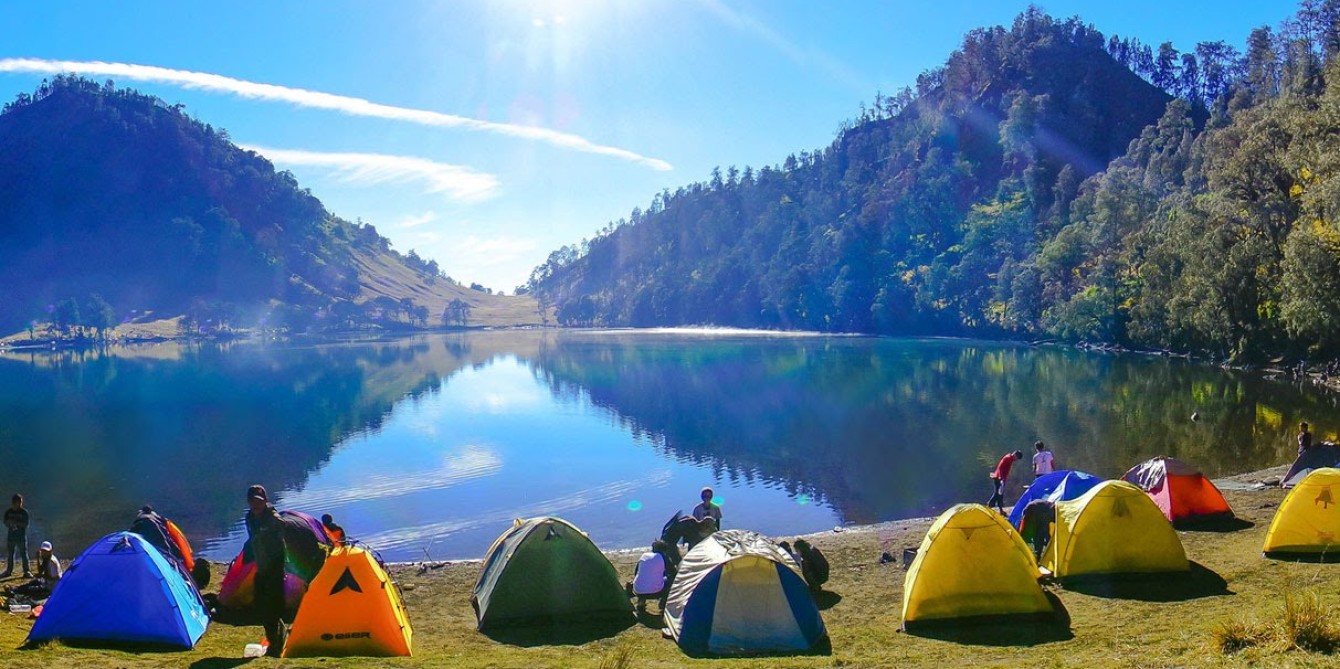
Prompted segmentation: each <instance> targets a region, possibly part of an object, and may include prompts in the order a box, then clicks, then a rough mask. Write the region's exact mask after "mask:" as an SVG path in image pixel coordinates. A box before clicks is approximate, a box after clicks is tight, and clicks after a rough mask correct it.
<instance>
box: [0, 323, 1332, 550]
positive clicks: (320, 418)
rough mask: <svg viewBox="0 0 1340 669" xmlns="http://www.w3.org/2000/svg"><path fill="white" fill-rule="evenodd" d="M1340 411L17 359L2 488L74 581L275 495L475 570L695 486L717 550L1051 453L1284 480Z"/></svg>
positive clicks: (529, 356)
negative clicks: (717, 534)
mask: <svg viewBox="0 0 1340 669" xmlns="http://www.w3.org/2000/svg"><path fill="white" fill-rule="evenodd" d="M1334 404H1335V403H1334V399H1333V398H1331V397H1330V396H1327V395H1322V394H1318V393H1315V392H1313V391H1312V390H1310V389H1307V388H1300V387H1295V386H1291V385H1288V384H1280V383H1274V382H1267V381H1263V380H1261V379H1260V378H1259V374H1254V373H1248V372H1229V371H1224V370H1220V369H1216V368H1211V367H1204V366H1198V365H1195V364H1191V363H1187V362H1185V361H1181V360H1173V359H1165V358H1157V357H1146V356H1133V355H1128V356H1113V355H1101V354H1090V353H1084V352H1079V351H1072V350H1067V349H1060V348H1046V347H1042V348H1033V347H1028V346H1022V345H1012V344H1000V343H987V342H976V341H957V340H902V339H885V338H868V337H818V336H783V335H778V336H761V335H758V334H743V333H734V334H731V333H726V334H722V333H707V332H704V333H695V332H659V333H657V332H580V331H559V332H553V331H548V332H546V331H516V332H478V333H466V334H442V335H426V336H420V337H414V338H410V339H400V340H393V341H355V342H348V343H331V344H320V345H308V346H303V345H291V344H286V345H276V344H263V343H254V342H239V343H234V344H229V345H214V344H204V345H195V344H182V345H178V344H160V345H157V346H147V347H133V348H125V349H110V350H107V351H94V352H88V353H83V354H75V353H68V352H66V353H49V352H48V353H40V354H37V353H34V354H27V353H9V354H5V355H3V356H0V457H3V458H4V463H5V467H4V469H3V474H0V484H8V485H9V486H10V487H12V488H13V489H14V490H17V491H20V492H23V493H24V494H25V496H26V497H27V498H28V505H29V507H30V508H31V510H32V512H33V517H34V526H33V528H32V529H31V530H30V542H32V543H36V542H37V541H41V540H44V539H51V540H53V541H55V542H56V543H57V545H58V546H63V547H64V548H61V549H59V552H60V553H61V554H63V555H73V554H75V553H77V552H78V550H80V549H82V547H83V546H85V545H87V544H88V543H89V542H90V541H92V540H93V539H95V538H97V537H98V536H101V535H103V534H105V533H107V532H110V531H112V530H115V529H120V528H124V527H125V526H127V525H128V524H129V522H130V520H131V519H132V518H133V515H134V511H135V509H136V508H138V507H139V506H140V505H141V504H144V503H146V502H148V503H153V504H154V505H155V506H156V507H157V508H158V509H159V510H160V511H162V512H163V513H165V514H166V515H168V516H169V517H172V518H174V519H175V520H177V522H178V523H179V524H180V525H181V526H182V527H183V528H184V529H185V530H186V531H187V533H188V534H189V535H190V536H191V538H192V540H193V541H194V542H196V543H197V544H198V547H200V548H201V549H202V550H203V551H204V552H205V553H206V554H207V555H209V556H210V557H213V558H220V559H226V558H228V557H231V555H232V554H233V553H235V552H236V550H237V549H238V548H239V547H240V545H241V542H242V541H243V540H244V539H245V530H243V529H242V528H241V526H240V524H239V521H240V518H241V515H242V513H243V509H244V506H245V505H244V503H243V500H242V494H243V491H245V489H246V487H247V485H248V484H250V483H254V482H260V483H263V484H265V485H266V486H267V487H268V488H269V489H270V490H271V491H272V493H273V494H274V496H276V497H277V498H278V500H279V503H278V505H279V506H280V508H294V509H299V510H303V511H307V512H309V513H312V514H316V515H319V514H321V513H325V512H329V513H332V514H333V515H335V517H336V520H337V522H339V523H340V524H342V525H343V526H344V527H345V528H346V529H347V530H348V531H349V533H350V535H351V536H353V537H357V538H360V539H362V540H364V541H366V542H368V543H369V544H371V545H373V546H374V547H376V548H379V549H380V550H382V552H383V554H384V555H385V556H386V557H387V558H388V559H393V560H411V559H420V558H423V557H430V558H433V559H443V558H462V557H478V556H480V555H482V553H483V551H484V550H485V549H486V548H487V546H488V544H489V542H490V541H491V540H492V539H493V538H494V537H496V536H497V535H498V534H499V533H500V532H501V531H502V530H503V529H504V528H505V527H506V526H507V524H508V523H509V522H510V520H511V519H512V518H514V517H525V516H532V515H548V514H552V515H562V516H564V517H566V518H569V519H570V520H572V521H573V522H574V523H576V524H577V525H578V526H579V527H582V528H583V529H585V530H586V531H588V532H589V533H590V534H591V536H592V538H593V539H595V540H596V541H597V542H598V543H599V544H601V545H602V546H605V547H632V546H640V545H644V544H646V543H648V542H649V541H650V539H651V538H652V537H653V536H654V535H655V534H656V533H658V532H659V530H660V527H661V524H662V523H663V522H664V521H665V520H666V519H667V518H668V517H669V516H670V514H671V513H673V512H674V511H675V510H677V509H682V510H687V509H688V507H689V506H691V505H692V504H694V503H695V502H696V501H697V493H698V489H699V488H700V487H701V486H703V485H713V486H714V487H715V488H716V491H717V494H718V496H719V497H720V498H721V499H722V500H723V507H724V510H725V526H726V527H748V528H752V529H757V530H760V531H763V532H765V533H769V534H773V535H786V534H795V533H801V532H813V531H817V530H822V529H826V528H831V527H833V526H834V525H839V524H843V523H849V522H857V523H867V522H874V521H880V520H889V519H894V518H900V517H910V516H924V515H930V514H933V513H936V512H938V511H940V510H942V509H943V508H945V507H946V506H948V505H950V504H953V503H955V502H959V501H982V500H984V499H985V498H986V497H987V496H988V493H989V492H990V490H989V486H988V485H987V484H986V472H987V470H988V469H989V468H990V467H991V466H992V465H993V464H994V462H995V460H996V459H998V458H999V456H1000V455H1001V454H1002V453H1004V452H1005V451H1008V450H1014V449H1016V448H1017V449H1023V450H1025V451H1027V450H1028V449H1029V447H1030V445H1031V444H1032V443H1033V441H1034V440H1036V439H1042V440H1044V441H1046V442H1048V443H1049V444H1050V445H1052V447H1053V448H1054V450H1055V452H1056V455H1057V460H1058V463H1059V464H1060V465H1062V466H1064V467H1070V468H1079V469H1084V470H1087V471H1091V472H1093V473H1096V474H1099V475H1102V476H1117V475H1120V474H1121V473H1122V472H1123V471H1124V470H1125V469H1126V468H1128V467H1129V466H1131V465H1133V464H1135V463H1136V462H1138V461H1140V460H1143V459H1145V458H1147V457H1151V456H1153V455H1159V454H1168V455H1176V456H1178V457H1181V458H1183V459H1186V460H1189V461H1191V462H1193V463H1195V464H1197V465H1199V466H1201V467H1202V468H1204V469H1205V470H1206V472H1207V473H1209V474H1212V475H1219V474H1225V473H1231V472H1236V471H1243V470H1248V469H1254V468H1259V467H1264V466H1268V465H1273V464H1280V463H1284V462H1287V461H1289V460H1290V459H1291V457H1292V451H1293V446H1292V444H1293V441H1292V438H1291V433H1292V429H1293V428H1294V427H1295V426H1296V425H1297V423H1298V421H1299V420H1308V421H1309V422H1311V423H1312V424H1313V426H1314V427H1313V431H1314V433H1315V434H1316V435H1317V436H1318V438H1331V437H1333V436H1334V435H1335V432H1336V429H1337V428H1338V427H1340V422H1337V421H1335V420H1334V419H1333V415H1334V413H1335V406H1334ZM1192 412H1198V413H1199V416H1200V420H1199V421H1195V422H1193V421H1191V420H1190V418H1189V417H1190V416H1191V414H1192ZM1023 464H1025V463H1021V465H1020V467H1019V468H1017V471H1019V472H1020V474H1017V475H1016V476H1015V480H1014V481H1013V482H1012V483H1013V487H1015V488H1016V490H1015V491H1014V493H1013V494H1017V489H1021V488H1022V486H1023V485H1024V484H1025V483H1026V482H1027V479H1031V476H1029V475H1028V474H1027V468H1026V467H1024V466H1023Z"/></svg>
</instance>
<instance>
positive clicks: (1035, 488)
mask: <svg viewBox="0 0 1340 669" xmlns="http://www.w3.org/2000/svg"><path fill="white" fill-rule="evenodd" d="M1102 482H1103V479H1100V478H1098V477H1097V476H1094V475H1093V474H1088V473H1085V472H1081V471H1075V470H1070V469H1061V470H1058V471H1054V472H1052V473H1050V474H1043V475H1042V476H1039V477H1037V478H1036V479H1034V480H1033V485H1030V486H1028V490H1025V491H1024V494H1022V495H1020V496H1019V501H1017V502H1015V503H1014V508H1013V509H1011V510H1010V524H1011V525H1013V526H1014V527H1015V529H1019V528H1021V527H1022V525H1021V523H1022V522H1023V519H1024V507H1025V506H1028V503H1029V502H1031V501H1033V500H1035V499H1045V500H1047V501H1049V502H1064V501H1066V500H1068V499H1075V498H1076V497H1079V496H1080V495H1083V494H1084V493H1086V492H1089V490H1090V489H1091V488H1093V487H1094V486H1096V485H1098V484H1099V483H1102Z"/></svg>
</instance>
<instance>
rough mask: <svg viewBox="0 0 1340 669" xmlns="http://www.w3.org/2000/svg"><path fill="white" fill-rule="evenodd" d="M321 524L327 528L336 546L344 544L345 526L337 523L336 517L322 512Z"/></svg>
mask: <svg viewBox="0 0 1340 669" xmlns="http://www.w3.org/2000/svg"><path fill="white" fill-rule="evenodd" d="M321 526H322V527H324V528H326V536H328V537H330V543H332V544H334V545H335V547H336V548H338V547H340V546H343V545H344V528H343V527H340V526H339V525H336V524H335V517H334V516H332V515H330V514H329V513H323V514H321Z"/></svg>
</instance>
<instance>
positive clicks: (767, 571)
mask: <svg viewBox="0 0 1340 669" xmlns="http://www.w3.org/2000/svg"><path fill="white" fill-rule="evenodd" d="M665 622H666V627H667V628H669V630H670V634H671V636H672V637H674V639H675V641H677V642H678V643H679V647H680V648H682V649H684V650H685V651H686V652H689V653H699V654H713V655H741V654H755V653H770V652H805V651H808V650H809V649H811V648H813V647H814V646H815V645H816V644H818V643H819V642H820V641H822V640H823V639H824V638H825V637H826V636H828V631H827V629H826V628H825V627H824V621H823V618H822V617H821V616H820V615H819V609H818V607H817V606H816V605H815V603H814V598H813V596H812V595H810V591H809V587H808V586H807V585H805V580H804V579H803V578H802V577H801V575H800V572H799V570H797V569H796V563H795V561H794V560H793V559H792V558H791V556H790V555H788V554H787V553H786V552H785V551H783V550H782V549H781V548H779V547H778V546H777V545H776V544H774V543H772V542H771V541H769V540H768V539H766V538H764V537H763V536H761V535H758V534H755V533H753V532H748V531H744V530H724V531H721V532H717V533H716V534H713V535H711V536H709V537H707V538H706V539H703V540H702V541H700V542H698V543H697V544H696V545H694V547H693V548H692V549H691V550H689V552H688V553H686V554H685V555H684V560H683V561H682V562H680V564H679V573H678V575H676V576H675V582H674V584H672V585H671V586H670V594H669V597H668V598H667V599H666V602H665Z"/></svg>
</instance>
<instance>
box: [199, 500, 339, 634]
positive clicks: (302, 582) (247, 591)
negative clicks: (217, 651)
mask: <svg viewBox="0 0 1340 669" xmlns="http://www.w3.org/2000/svg"><path fill="white" fill-rule="evenodd" d="M279 518H280V519H281V520H282V521H283V522H284V530H283V535H284V605H285V606H286V607H287V608H288V609H289V610H290V611H296V610H297V609H298V606H299V605H300V604H302V598H303V595H304V594H306V592H307V584H308V583H310V582H311V580H312V579H313V578H315V577H316V574H317V572H319V571H321V565H322V564H323V563H324V562H325V560H326V555H327V554H328V553H329V552H330V550H331V548H333V542H331V540H330V537H329V536H327V535H326V530H325V528H324V527H322V525H321V521H319V520H317V519H315V518H313V517H311V516H309V515H307V514H305V513H303V512H301V511H289V510H285V511H280V512H279ZM255 596H256V561H255V558H254V557H253V555H252V552H251V539H247V541H246V543H244V544H242V550H240V551H238V553H237V557H235V558H233V561H232V563H230V564H229V565H228V571H227V572H226V573H224V575H223V581H222V582H221V583H219V604H220V605H221V606H222V607H223V608H226V609H246V608H249V607H251V605H252V602H253V600H254V598H255Z"/></svg>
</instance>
